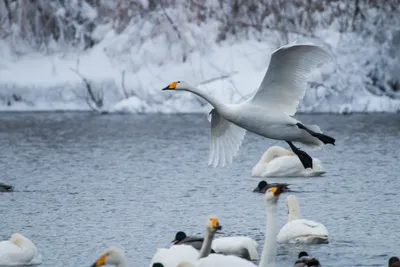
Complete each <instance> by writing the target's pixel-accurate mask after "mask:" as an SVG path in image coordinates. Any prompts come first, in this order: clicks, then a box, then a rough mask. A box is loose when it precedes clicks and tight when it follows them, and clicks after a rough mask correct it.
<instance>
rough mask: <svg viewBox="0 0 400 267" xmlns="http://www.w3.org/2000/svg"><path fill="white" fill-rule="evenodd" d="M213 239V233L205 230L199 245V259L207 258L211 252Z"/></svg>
mask: <svg viewBox="0 0 400 267" xmlns="http://www.w3.org/2000/svg"><path fill="white" fill-rule="evenodd" d="M213 238H214V232H211V231H208V230H206V235H205V237H204V241H203V245H201V249H200V255H199V259H201V258H205V257H207V256H208V255H209V254H210V252H211V244H212V241H213Z"/></svg>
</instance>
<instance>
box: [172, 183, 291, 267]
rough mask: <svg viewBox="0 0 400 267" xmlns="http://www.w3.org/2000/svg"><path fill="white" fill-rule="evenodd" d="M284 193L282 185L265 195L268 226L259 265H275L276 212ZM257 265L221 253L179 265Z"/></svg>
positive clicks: (186, 266) (248, 266)
mask: <svg viewBox="0 0 400 267" xmlns="http://www.w3.org/2000/svg"><path fill="white" fill-rule="evenodd" d="M281 193H283V188H282V187H273V188H269V189H268V190H267V192H266V193H265V196H264V202H265V208H266V211H267V228H266V234H265V241H264V248H263V250H262V254H261V260H260V263H259V265H258V266H259V267H275V257H276V249H277V242H276V213H277V202H278V198H279V195H280V194H281ZM195 266H196V267H200V266H201V267H215V266H218V267H232V266H235V267H256V265H255V264H254V263H252V262H250V261H247V260H245V259H242V258H239V257H236V256H232V255H228V256H225V255H221V254H210V255H209V256H208V257H206V258H202V259H200V260H197V261H183V262H180V263H179V265H178V267H195Z"/></svg>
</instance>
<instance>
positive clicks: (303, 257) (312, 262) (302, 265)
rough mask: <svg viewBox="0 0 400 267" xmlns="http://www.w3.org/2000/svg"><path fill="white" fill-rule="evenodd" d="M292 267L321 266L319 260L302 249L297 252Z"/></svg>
mask: <svg viewBox="0 0 400 267" xmlns="http://www.w3.org/2000/svg"><path fill="white" fill-rule="evenodd" d="M294 267H321V264H320V263H319V261H318V260H317V259H316V258H314V257H311V256H309V255H308V253H307V252H305V251H302V252H300V253H299V258H298V259H297V260H296V262H295V263H294Z"/></svg>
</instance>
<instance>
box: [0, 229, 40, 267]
mask: <svg viewBox="0 0 400 267" xmlns="http://www.w3.org/2000/svg"><path fill="white" fill-rule="evenodd" d="M40 263H42V256H41V255H40V254H39V252H38V251H37V248H36V246H35V244H33V242H32V241H31V240H29V239H28V238H27V237H25V236H23V235H21V234H19V233H15V234H13V235H12V236H11V238H10V239H9V240H6V241H1V242H0V266H3V265H7V266H16V265H36V264H40Z"/></svg>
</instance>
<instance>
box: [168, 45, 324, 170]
mask: <svg viewBox="0 0 400 267" xmlns="http://www.w3.org/2000/svg"><path fill="white" fill-rule="evenodd" d="M328 58H329V54H328V53H327V52H326V51H325V50H323V49H322V48H320V47H318V46H313V45H287V46H283V47H281V48H279V49H278V50H276V51H275V52H273V53H272V56H271V60H270V63H269V66H268V70H267V72H266V74H265V76H264V79H263V81H262V82H261V85H260V87H259V89H258V90H257V92H256V93H255V94H254V95H253V96H252V97H251V98H250V99H247V100H246V101H244V102H242V103H239V104H224V103H221V102H220V101H219V100H218V99H216V98H215V97H213V96H211V95H209V94H207V93H205V92H204V91H201V90H199V89H197V88H195V87H193V86H191V85H189V84H187V83H185V82H183V81H180V82H173V83H171V84H170V85H169V86H168V87H167V88H165V89H166V90H167V89H168V90H172V89H176V90H185V91H189V92H192V93H194V94H196V95H198V96H200V97H202V98H203V99H205V100H206V101H208V102H209V103H210V104H211V105H212V106H213V107H214V109H213V110H212V111H211V112H210V114H211V142H210V156H209V165H213V166H219V165H220V166H224V165H225V164H226V163H231V162H232V159H233V157H234V156H235V155H236V154H237V151H238V150H239V147H240V145H241V142H242V140H243V138H244V135H245V132H246V130H247V131H250V132H252V133H255V134H258V135H261V136H263V137H266V138H270V139H276V140H284V141H292V142H300V143H303V144H305V145H309V146H320V145H322V144H323V143H322V142H321V141H320V140H319V139H318V138H316V137H313V136H312V135H310V134H309V133H308V132H306V131H305V130H303V129H299V128H298V126H297V125H296V124H297V123H299V121H298V120H296V119H294V118H292V117H291V116H293V115H294V114H295V113H296V108H297V105H298V104H299V101H300V100H301V99H302V98H303V97H304V94H305V91H306V85H307V80H306V79H307V76H308V74H309V73H310V72H311V70H312V69H313V68H314V67H316V66H317V65H319V64H320V63H323V62H324V61H326V60H327V59H328ZM306 127H308V128H309V129H310V130H312V131H314V132H316V133H322V132H321V130H320V129H319V127H318V126H316V125H306Z"/></svg>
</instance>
